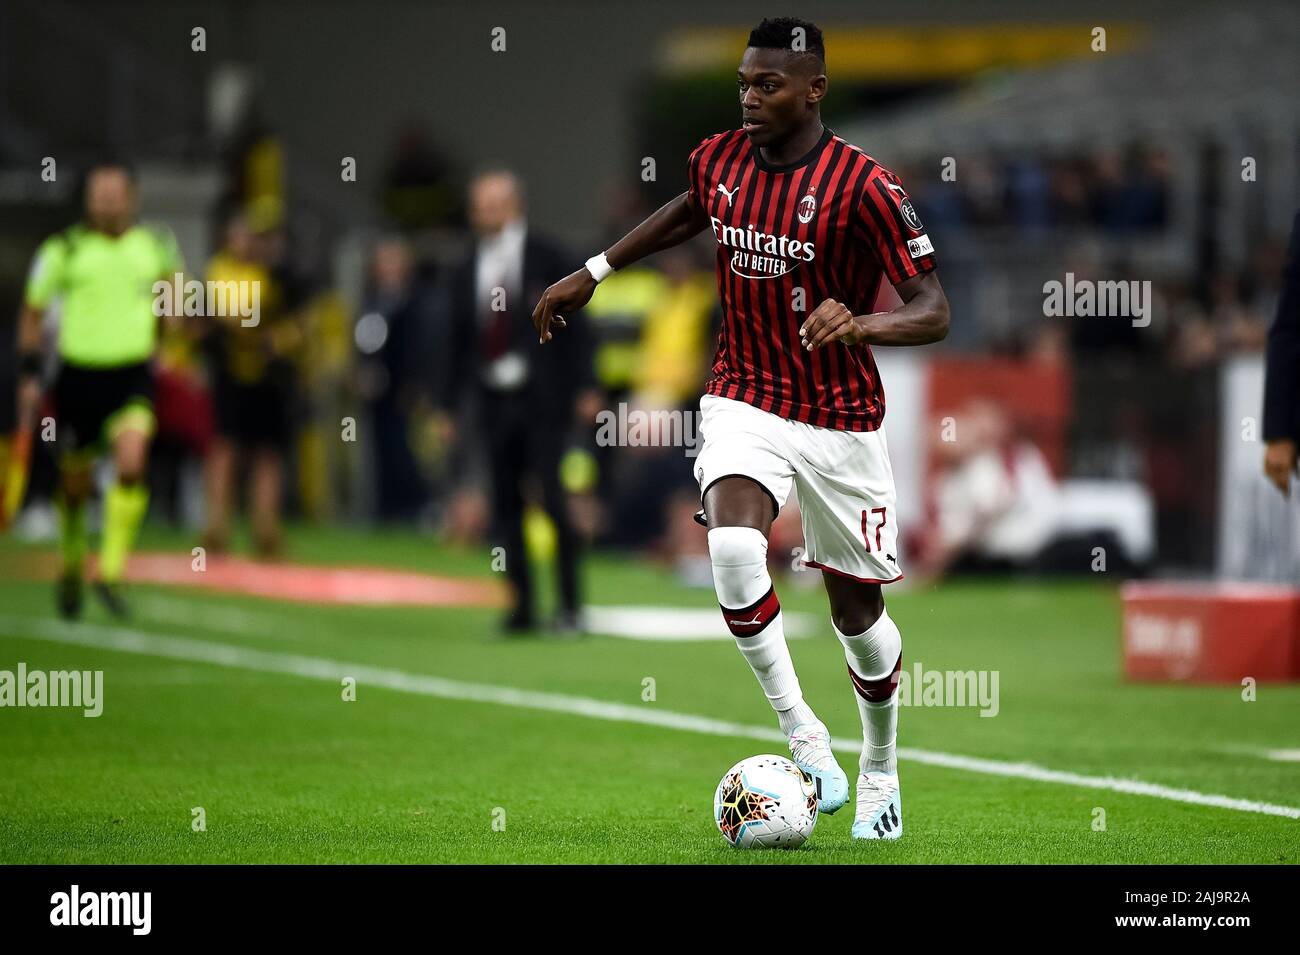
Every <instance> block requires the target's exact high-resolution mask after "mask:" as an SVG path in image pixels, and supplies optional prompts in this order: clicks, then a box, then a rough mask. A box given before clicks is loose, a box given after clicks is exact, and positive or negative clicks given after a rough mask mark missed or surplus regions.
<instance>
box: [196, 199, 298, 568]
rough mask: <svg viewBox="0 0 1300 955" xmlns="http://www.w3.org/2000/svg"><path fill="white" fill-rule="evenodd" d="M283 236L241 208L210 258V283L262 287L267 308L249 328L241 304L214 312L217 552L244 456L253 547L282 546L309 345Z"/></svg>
mask: <svg viewBox="0 0 1300 955" xmlns="http://www.w3.org/2000/svg"><path fill="white" fill-rule="evenodd" d="M281 241H282V237H281V236H280V235H279V234H278V233H277V232H276V229H275V223H274V222H273V221H270V220H259V219H257V218H255V213H254V214H253V215H251V216H250V215H244V214H237V215H235V216H233V217H232V218H231V219H230V221H229V223H228V225H227V228H226V235H225V244H224V245H223V246H222V248H221V250H220V251H219V252H218V253H217V254H216V255H215V256H214V257H213V259H212V261H211V262H210V263H209V264H208V275H207V278H208V281H210V282H235V283H238V287H240V288H244V289H252V288H256V289H258V301H259V312H260V314H259V315H258V318H257V324H256V325H249V326H246V325H244V324H243V321H244V319H243V317H242V316H241V315H240V314H238V311H237V310H233V311H235V314H227V315H224V316H208V318H207V348H208V355H209V362H210V371H211V377H212V383H213V395H214V398H215V405H216V430H217V438H216V440H215V441H214V442H213V446H212V451H211V453H210V455H209V457H208V527H207V533H206V535H205V546H206V547H207V548H208V550H209V551H210V552H212V553H221V552H222V551H224V550H226V549H227V547H228V546H229V538H230V511H231V506H232V502H233V497H234V495H235V492H236V484H237V482H236V476H237V467H238V465H239V464H240V463H241V462H242V463H247V465H248V470H249V504H250V507H249V509H250V512H251V518H252V526H253V543H254V547H255V549H256V551H257V552H258V553H259V554H260V555H262V556H273V555H275V554H277V553H278V552H279V548H280V510H281V506H282V500H281V498H282V493H283V492H282V488H283V483H284V482H283V474H284V462H283V455H284V453H285V451H286V450H287V449H288V448H290V447H291V445H292V439H293V411H294V399H295V385H296V373H295V368H294V363H293V359H294V356H295V353H296V352H297V350H298V349H299V348H300V347H301V344H302V334H301V331H300V329H299V328H298V325H297V322H296V316H295V314H294V312H293V311H292V308H293V307H294V306H296V305H297V304H298V303H297V302H296V301H295V299H296V294H295V291H296V290H294V289H293V288H292V285H293V283H292V282H291V281H289V280H287V278H286V276H284V275H283V274H281V273H280V272H279V270H278V268H276V266H278V264H279V263H280V261H281V258H282V244H281ZM227 311H228V312H229V311H232V310H227Z"/></svg>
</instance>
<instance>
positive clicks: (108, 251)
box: [18, 163, 183, 617]
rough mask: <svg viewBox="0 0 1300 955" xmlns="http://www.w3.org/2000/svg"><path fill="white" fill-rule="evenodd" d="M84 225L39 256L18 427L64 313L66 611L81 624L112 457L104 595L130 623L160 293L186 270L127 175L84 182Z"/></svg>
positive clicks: (105, 168) (100, 171) (62, 587)
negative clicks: (44, 342) (143, 214)
mask: <svg viewBox="0 0 1300 955" xmlns="http://www.w3.org/2000/svg"><path fill="white" fill-rule="evenodd" d="M85 198H86V219H85V221H84V222H82V223H79V224H77V225H74V226H72V227H71V228H68V229H66V230H64V231H63V232H59V233H57V234H55V235H53V236H51V237H50V238H48V239H46V240H45V241H44V242H43V243H42V244H41V246H40V248H39V249H38V250H37V252H36V258H35V260H34V262H33V263H32V270H31V274H30V276H29V278H28V280H27V288H26V292H25V294H24V300H23V306H22V311H21V313H20V314H19V319H18V354H19V361H20V363H21V365H20V370H19V378H18V410H19V419H18V420H20V421H24V420H32V419H33V418H34V417H35V412H36V408H37V405H38V403H39V401H40V397H41V390H42V388H41V378H40V375H41V369H42V367H43V364H44V362H43V357H42V355H41V319H42V317H43V314H44V312H45V310H46V309H47V308H48V307H49V306H50V305H51V304H52V303H53V302H54V301H55V300H59V301H60V302H61V304H60V308H59V314H60V324H59V339H58V351H59V357H60V359H61V363H60V364H61V367H60V368H59V371H58V376H57V379H56V380H55V383H54V388H53V393H54V405H55V422H56V428H55V438H56V441H57V444H58V447H59V468H60V488H59V495H58V507H59V516H60V534H61V540H62V550H63V575H62V578H61V580H60V582H59V587H58V604H59V611H60V613H62V614H63V615H64V616H65V617H76V616H78V615H79V614H80V613H81V604H82V589H83V583H82V582H83V579H84V565H85V553H86V525H85V504H86V499H87V498H88V497H89V496H90V492H91V478H92V474H91V469H92V467H93V465H94V463H95V459H96V458H97V457H98V456H99V455H100V454H102V453H103V452H104V451H105V450H111V452H112V456H113V464H114V470H115V474H114V478H113V483H112V485H111V486H110V487H109V488H108V491H107V493H106V495H105V498H104V515H103V534H102V536H101V540H100V552H99V579H98V581H97V582H96V584H95V588H94V589H95V592H96V593H97V594H98V595H99V597H100V598H101V599H102V600H103V602H104V604H105V605H106V606H107V608H108V609H109V611H110V612H111V613H112V614H113V615H114V616H118V617H121V616H125V614H126V609H127V608H126V604H125V602H124V600H123V598H122V594H121V590H120V582H121V579H122V573H123V571H124V570H125V568H126V558H127V554H128V552H129V551H130V549H131V547H132V545H133V543H134V541H135V536H136V532H137V531H138V530H139V528H140V523H141V522H142V521H143V520H144V515H145V510H146V509H147V507H148V502H149V496H148V489H147V488H146V486H145V481H144V478H145V464H146V462H147V460H148V455H149V441H150V439H151V438H152V437H153V433H154V426H155V419H154V413H153V374H152V371H151V368H150V361H151V359H152V358H153V354H154V348H155V345H156V343H157V341H158V324H159V318H158V317H157V316H156V315H155V313H154V307H153V303H154V298H155V296H154V291H153V286H154V283H155V282H157V281H159V280H166V281H168V282H171V281H172V280H173V276H174V275H175V273H177V272H180V271H182V270H183V262H182V260H181V256H180V252H179V250H178V248H177V246H176V241H175V239H174V238H173V236H172V235H171V233H170V232H169V231H167V230H166V229H165V228H151V227H147V226H143V225H138V224H136V222H135V215H136V188H135V179H134V176H133V175H132V172H131V170H130V169H129V168H127V167H126V166H124V165H120V164H116V163H103V164H100V165H98V166H96V167H94V168H93V169H91V170H90V173H89V175H88V176H87V179H86V193H85Z"/></svg>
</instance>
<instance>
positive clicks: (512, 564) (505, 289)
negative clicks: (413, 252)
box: [442, 170, 600, 632]
mask: <svg viewBox="0 0 1300 955" xmlns="http://www.w3.org/2000/svg"><path fill="white" fill-rule="evenodd" d="M469 214H470V224H471V225H472V227H473V229H474V234H475V237H476V241H475V245H474V250H473V252H472V253H471V254H470V255H469V257H468V258H467V259H466V260H465V261H464V262H463V263H462V264H461V265H460V266H459V268H457V269H456V271H455V273H454V275H453V276H452V279H451V288H450V295H449V299H450V314H451V341H450V362H449V370H448V375H447V380H446V382H445V386H444V389H443V392H442V402H443V404H444V406H445V407H447V408H449V409H451V408H455V407H456V406H457V405H459V403H460V402H461V400H462V399H464V398H466V397H469V395H470V393H471V392H472V394H473V397H474V398H475V399H476V408H475V417H476V424H477V425H478V432H479V435H480V436H481V438H482V440H483V441H484V442H485V443H486V445H487V457H488V464H489V471H490V473H491V481H492V508H491V509H492V517H493V521H494V524H495V528H494V532H495V535H496V539H498V540H500V541H503V542H504V545H505V561H506V572H507V574H508V575H509V577H510V581H511V583H512V585H513V590H514V594H513V604H512V607H511V609H510V612H509V614H508V616H507V617H506V619H505V621H504V627H505V629H506V630H507V631H509V632H525V631H528V630H531V629H533V627H534V626H535V617H534V606H533V597H534V595H533V586H532V573H531V569H530V567H529V559H528V554H527V551H526V549H525V544H524V531H523V525H524V517H525V494H526V490H527V489H528V487H527V483H526V482H529V481H530V480H535V481H536V484H537V485H538V486H539V487H540V491H541V495H540V496H541V502H542V506H543V507H544V508H545V510H546V513H547V514H548V515H549V517H550V520H551V522H552V524H553V525H554V527H555V534H556V543H557V552H558V559H559V574H558V577H559V596H560V607H559V613H558V615H557V617H556V620H555V623H554V626H555V628H556V629H557V630H560V631H567V632H574V631H577V630H580V629H581V627H582V623H581V618H580V613H579V611H580V593H579V581H578V558H579V546H580V545H579V539H578V535H577V533H576V531H575V529H574V527H573V523H572V521H571V519H570V515H569V509H568V501H567V499H566V493H565V490H564V488H563V486H562V485H561V480H560V463H561V459H562V458H563V457H564V453H565V450H566V446H567V445H568V444H569V441H570V439H571V436H572V433H573V431H574V429H575V427H576V426H577V425H578V424H579V422H581V423H582V424H583V425H585V426H586V427H587V429H588V430H590V429H591V427H592V423H593V421H594V418H595V413H596V410H597V409H598V407H599V405H600V399H599V397H598V396H597V395H596V393H595V392H594V390H593V387H592V386H593V376H592V363H591V362H592V360H591V346H590V340H589V332H588V328H587V323H586V319H585V317H584V316H583V314H582V313H577V314H570V315H565V316H564V320H565V322H566V327H565V328H563V329H560V330H559V332H558V333H557V334H556V335H555V338H554V340H553V341H551V342H550V343H548V344H547V345H546V346H545V347H542V346H541V345H539V344H538V341H537V333H536V330H535V329H534V327H533V324H532V320H531V313H532V308H533V305H534V304H535V303H536V302H537V301H538V300H539V299H540V298H541V295H542V293H543V292H544V291H545V290H546V288H547V287H548V286H549V285H551V284H553V283H555V282H557V281H559V280H560V279H562V278H563V277H564V276H565V275H567V274H569V273H570V272H571V271H573V268H574V263H575V261H579V260H576V259H575V258H574V257H573V256H572V255H570V254H568V253H567V252H565V251H563V250H561V249H560V248H559V247H558V246H557V245H556V244H554V243H553V242H551V241H550V240H549V239H547V238H545V237H543V236H541V235H539V234H537V233H536V232H535V231H533V230H532V229H530V228H529V225H528V223H527V221H526V220H525V218H524V197H523V192H522V188H521V185H520V183H519V180H518V178H517V177H516V176H515V175H514V173H512V172H509V171H506V170H492V171H487V172H483V173H480V174H479V175H478V176H477V177H475V179H474V180H473V182H472V183H471V184H470V192H469Z"/></svg>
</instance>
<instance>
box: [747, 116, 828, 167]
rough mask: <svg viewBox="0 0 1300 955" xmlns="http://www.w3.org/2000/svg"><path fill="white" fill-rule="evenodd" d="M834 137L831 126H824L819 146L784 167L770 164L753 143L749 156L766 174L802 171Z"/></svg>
mask: <svg viewBox="0 0 1300 955" xmlns="http://www.w3.org/2000/svg"><path fill="white" fill-rule="evenodd" d="M834 135H835V133H834V132H832V131H831V128H830V127H829V126H825V125H823V127H822V136H821V139H819V140H817V145H815V146H813V148H812V149H810V150H808V152H807V154H806V155H804V157H803V158H802V159H796V160H795V161H794V162H791V163H785V164H784V165H780V166H778V165H776V164H775V163H770V162H768V161H767V160H766V159H764V158H763V151H762V150H761V149H759V148H758V146H756V145H754V144H753V143H750V144H749V154H750V156H752V157H753V159H754V164H755V165H757V166H758V168H759V169H762V170H763V171H764V172H790V170H792V169H800V168H802V167H803V166H806V165H808V164H809V163H810V162H812V161H813V160H814V159H816V158H817V157H818V156H819V155H821V151H822V150H823V149H825V148H826V144H827V143H829V142H830V141H831V137H832V136H834Z"/></svg>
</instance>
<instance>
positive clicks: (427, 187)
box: [381, 122, 461, 232]
mask: <svg viewBox="0 0 1300 955" xmlns="http://www.w3.org/2000/svg"><path fill="white" fill-rule="evenodd" d="M381 204H382V206H383V208H384V212H385V213H386V214H387V216H388V218H389V219H391V220H392V221H393V222H394V223H396V224H397V226H398V228H400V229H402V230H403V231H405V232H414V231H417V230H420V229H427V228H430V227H433V226H440V225H451V224H452V223H453V222H454V221H455V220H456V219H458V218H459V216H460V212H461V209H460V203H459V201H458V195H457V189H456V183H455V180H454V178H453V176H452V172H451V169H450V166H449V164H448V163H447V161H446V160H445V159H444V158H443V157H442V155H441V154H440V153H439V152H438V150H437V148H436V147H435V146H434V145H433V143H432V142H431V141H430V139H429V136H428V134H427V133H426V132H425V131H424V129H423V128H422V127H421V126H420V125H418V124H417V123H414V122H412V123H408V124H407V125H406V126H405V127H403V129H402V131H401V133H400V134H399V135H398V139H397V145H396V147H395V148H394V150H393V157H392V159H391V160H390V161H389V165H388V169H387V171H386V172H385V173H384V183H383V193H382V197H381Z"/></svg>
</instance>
